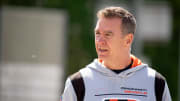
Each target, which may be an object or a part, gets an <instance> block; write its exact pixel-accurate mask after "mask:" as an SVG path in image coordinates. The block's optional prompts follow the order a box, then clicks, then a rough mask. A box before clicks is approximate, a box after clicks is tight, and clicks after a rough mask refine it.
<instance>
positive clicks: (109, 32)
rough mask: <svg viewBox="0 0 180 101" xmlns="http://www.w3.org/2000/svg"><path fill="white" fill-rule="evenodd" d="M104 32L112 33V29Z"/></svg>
mask: <svg viewBox="0 0 180 101" xmlns="http://www.w3.org/2000/svg"><path fill="white" fill-rule="evenodd" d="M105 33H113V32H112V31H105Z"/></svg>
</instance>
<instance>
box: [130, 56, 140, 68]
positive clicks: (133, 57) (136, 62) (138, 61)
mask: <svg viewBox="0 0 180 101" xmlns="http://www.w3.org/2000/svg"><path fill="white" fill-rule="evenodd" d="M131 59H132V60H133V64H132V66H131V68H133V67H136V66H139V65H141V64H142V62H141V60H140V59H138V58H137V57H135V56H134V55H132V54H131Z"/></svg>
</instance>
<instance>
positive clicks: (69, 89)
mask: <svg viewBox="0 0 180 101" xmlns="http://www.w3.org/2000/svg"><path fill="white" fill-rule="evenodd" d="M60 101H77V97H76V94H75V91H74V88H73V86H72V83H71V80H70V79H69V78H68V79H67V80H66V83H65V88H64V92H63V94H62V96H61V100H60Z"/></svg>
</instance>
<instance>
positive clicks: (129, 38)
mask: <svg viewBox="0 0 180 101" xmlns="http://www.w3.org/2000/svg"><path fill="white" fill-rule="evenodd" d="M133 38H134V35H133V34H132V33H129V34H127V35H126V37H125V40H126V41H125V44H126V46H131V44H132V42H133Z"/></svg>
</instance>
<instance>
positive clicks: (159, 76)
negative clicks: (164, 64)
mask: <svg viewBox="0 0 180 101" xmlns="http://www.w3.org/2000/svg"><path fill="white" fill-rule="evenodd" d="M147 69H148V70H149V71H150V72H152V71H153V72H154V73H155V78H156V79H161V80H166V78H165V77H164V76H163V75H162V74H161V73H160V72H158V71H157V70H155V69H153V68H151V67H148V68H147Z"/></svg>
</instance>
